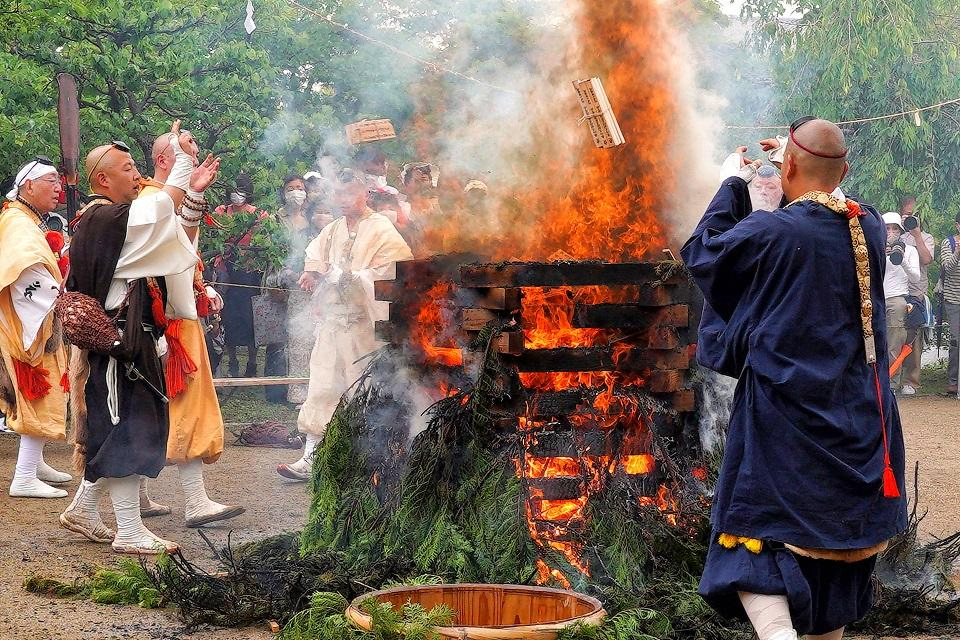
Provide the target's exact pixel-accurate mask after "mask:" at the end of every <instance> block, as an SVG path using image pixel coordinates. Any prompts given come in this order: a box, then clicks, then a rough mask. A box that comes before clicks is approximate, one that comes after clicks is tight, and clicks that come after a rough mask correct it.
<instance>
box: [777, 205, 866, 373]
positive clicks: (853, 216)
mask: <svg viewBox="0 0 960 640" xmlns="http://www.w3.org/2000/svg"><path fill="white" fill-rule="evenodd" d="M805 201H810V202H816V203H817V204H819V205H823V206H824V207H826V208H827V209H830V210H831V211H833V212H834V213H836V214H837V215H841V216H843V217H845V218H847V220H849V222H850V243H851V245H852V246H853V257H854V260H855V261H856V264H857V283H858V284H859V286H860V324H861V325H862V326H863V348H864V351H865V352H866V354H867V364H874V363H876V361H877V344H876V341H875V339H874V334H873V299H872V298H871V297H870V277H871V275H870V251H869V250H868V249H867V239H866V237H864V235H863V227H862V226H861V225H860V216H862V215H864V214H863V213H862V212H861V209H860V205H859V204H857V203H856V202H854V201H853V200H841V199H840V198H837V197H836V196H833V195H830V194H829V193H824V192H823V191H810V192H808V193H805V194H803V195H802V196H800V197H799V198H797V199H796V200H794V201H793V202H791V203H790V204H791V205H794V204H797V203H799V202H805ZM788 206H789V205H788Z"/></svg>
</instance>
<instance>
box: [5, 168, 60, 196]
mask: <svg viewBox="0 0 960 640" xmlns="http://www.w3.org/2000/svg"><path fill="white" fill-rule="evenodd" d="M56 172H57V168H56V167H55V166H53V165H52V164H44V163H43V162H40V161H39V160H31V161H30V162H28V163H27V164H25V165H23V167H21V168H20V171H18V172H17V178H16V180H14V181H13V187H12V188H11V189H10V191H7V200H16V199H17V195H18V194H19V193H20V186H21V185H22V184H23V183H24V182H26V181H27V180H36V179H37V178H42V177H43V176H45V175H47V174H50V173H54V174H55V173H56Z"/></svg>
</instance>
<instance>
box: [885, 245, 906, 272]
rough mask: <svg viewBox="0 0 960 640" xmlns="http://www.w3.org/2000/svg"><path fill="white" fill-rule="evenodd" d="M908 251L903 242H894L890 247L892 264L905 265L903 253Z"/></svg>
mask: <svg viewBox="0 0 960 640" xmlns="http://www.w3.org/2000/svg"><path fill="white" fill-rule="evenodd" d="M905 250H906V245H904V244H903V243H902V242H899V241H898V242H894V243H893V244H892V245H891V246H890V255H889V257H890V264H893V265H896V266H899V265H901V264H903V252H904V251H905Z"/></svg>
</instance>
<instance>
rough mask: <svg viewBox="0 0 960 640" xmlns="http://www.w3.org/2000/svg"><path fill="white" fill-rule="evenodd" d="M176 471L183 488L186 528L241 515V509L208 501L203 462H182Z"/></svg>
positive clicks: (197, 460) (198, 460)
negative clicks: (178, 473)
mask: <svg viewBox="0 0 960 640" xmlns="http://www.w3.org/2000/svg"><path fill="white" fill-rule="evenodd" d="M177 470H178V471H179V472H180V484H181V486H182V487H183V499H184V517H185V519H186V522H187V526H188V527H198V526H200V525H203V524H207V523H210V522H215V521H217V520H225V519H226V518H232V517H234V516H238V515H240V514H241V513H243V511H244V509H243V507H237V506H230V505H223V504H220V503H219V502H214V501H213V500H211V499H210V496H208V495H207V489H206V487H205V486H204V483H203V462H202V461H201V460H200V459H196V460H190V461H189V462H182V463H180V464H178V465H177Z"/></svg>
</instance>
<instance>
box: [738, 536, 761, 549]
mask: <svg viewBox="0 0 960 640" xmlns="http://www.w3.org/2000/svg"><path fill="white" fill-rule="evenodd" d="M740 542H742V543H743V546H745V547H746V548H747V551H749V552H750V553H760V551H761V550H762V549H763V542H761V541H760V540H757V539H756V538H740Z"/></svg>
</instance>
